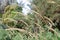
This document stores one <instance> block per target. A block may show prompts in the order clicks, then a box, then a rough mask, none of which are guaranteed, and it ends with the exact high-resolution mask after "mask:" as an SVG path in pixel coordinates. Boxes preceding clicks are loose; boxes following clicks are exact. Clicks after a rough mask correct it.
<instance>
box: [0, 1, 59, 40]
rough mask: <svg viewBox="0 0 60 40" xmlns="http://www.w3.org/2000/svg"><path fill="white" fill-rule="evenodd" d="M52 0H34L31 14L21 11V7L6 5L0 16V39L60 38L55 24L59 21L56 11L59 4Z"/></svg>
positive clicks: (56, 39)
mask: <svg viewBox="0 0 60 40" xmlns="http://www.w3.org/2000/svg"><path fill="white" fill-rule="evenodd" d="M54 2H56V3H52V0H51V2H50V1H49V0H37V1H36V0H34V1H33V3H34V4H33V3H32V5H31V6H34V5H35V6H34V8H33V9H32V10H31V11H32V14H30V13H29V14H27V15H24V14H23V13H22V7H19V6H17V5H8V6H7V7H6V8H5V10H4V14H2V17H1V18H0V40H60V30H59V29H58V28H57V26H56V25H57V23H59V21H60V14H59V13H58V12H57V11H58V10H59V7H60V6H58V4H59V1H58V0H57V1H54ZM35 7H36V8H35ZM53 20H56V21H55V22H53ZM54 26H55V27H56V28H55V29H53V28H52V27H54ZM58 27H59V26H58Z"/></svg>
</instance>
